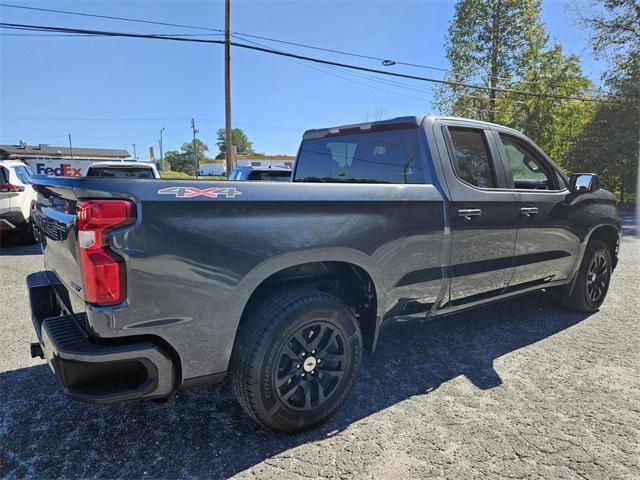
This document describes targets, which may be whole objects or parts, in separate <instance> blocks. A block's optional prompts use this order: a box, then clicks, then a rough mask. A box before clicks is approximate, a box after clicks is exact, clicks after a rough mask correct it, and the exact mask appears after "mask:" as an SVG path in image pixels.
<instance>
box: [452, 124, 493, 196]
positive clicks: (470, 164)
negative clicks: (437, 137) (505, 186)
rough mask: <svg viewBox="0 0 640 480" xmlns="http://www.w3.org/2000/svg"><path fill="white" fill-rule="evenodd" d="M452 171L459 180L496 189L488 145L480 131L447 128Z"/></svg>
mask: <svg viewBox="0 0 640 480" xmlns="http://www.w3.org/2000/svg"><path fill="white" fill-rule="evenodd" d="M448 130H449V135H450V137H451V143H452V146H453V158H452V160H453V169H454V170H455V172H456V175H457V176H458V178H460V180H463V181H464V182H466V183H468V184H470V185H473V186H475V187H480V188H496V176H495V172H494V169H493V163H492V160H491V153H490V152H489V145H488V144H487V139H486V137H485V134H484V132H483V131H482V130H477V129H475V128H460V127H449V129H448Z"/></svg>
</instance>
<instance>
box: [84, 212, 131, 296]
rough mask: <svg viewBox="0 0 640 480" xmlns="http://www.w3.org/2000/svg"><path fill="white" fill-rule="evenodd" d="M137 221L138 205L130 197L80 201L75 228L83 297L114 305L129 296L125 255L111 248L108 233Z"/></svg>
mask: <svg viewBox="0 0 640 480" xmlns="http://www.w3.org/2000/svg"><path fill="white" fill-rule="evenodd" d="M135 221H136V208H135V205H134V204H133V202H130V201H128V200H80V201H78V204H77V207H76V231H77V233H78V245H79V247H80V268H81V270H82V283H83V292H84V299H85V301H87V302H88V303H94V304H96V305H101V306H105V305H114V304H116V303H120V302H122V301H123V300H124V299H125V298H126V295H127V280H126V274H125V268H124V261H123V259H122V257H120V256H119V255H117V254H116V253H115V252H113V251H111V249H110V248H109V232H110V231H111V230H113V229H114V228H117V227H122V226H124V225H130V224H132V223H134V222H135Z"/></svg>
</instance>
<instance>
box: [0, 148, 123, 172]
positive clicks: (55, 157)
mask: <svg viewBox="0 0 640 480" xmlns="http://www.w3.org/2000/svg"><path fill="white" fill-rule="evenodd" d="M130 156H131V155H130V154H129V152H128V151H127V150H124V149H113V148H73V149H71V148H69V147H52V146H49V145H46V144H43V143H41V144H39V145H27V143H26V142H24V141H21V142H20V144H19V145H0V160H21V161H23V162H25V163H27V164H28V165H29V166H30V167H31V169H32V170H33V171H34V172H35V173H37V174H40V175H52V176H58V177H60V176H81V175H84V174H85V173H86V171H87V168H88V167H89V165H91V164H92V163H93V162H104V161H118V160H120V161H122V160H125V159H128V158H130Z"/></svg>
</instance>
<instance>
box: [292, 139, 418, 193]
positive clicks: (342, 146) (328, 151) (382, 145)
mask: <svg viewBox="0 0 640 480" xmlns="http://www.w3.org/2000/svg"><path fill="white" fill-rule="evenodd" d="M418 132H419V129H418V128H402V129H394V130H381V131H362V132H358V133H348V134H341V135H330V136H326V137H321V138H310V139H305V140H303V142H302V145H301V147H300V152H299V154H298V159H297V161H296V169H295V174H294V175H295V176H294V180H293V181H294V182H325V183H395V184H407V183H413V184H417V183H425V180H426V179H425V172H424V166H423V161H422V155H421V151H420V144H419V141H418Z"/></svg>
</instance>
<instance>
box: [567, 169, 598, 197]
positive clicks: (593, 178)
mask: <svg viewBox="0 0 640 480" xmlns="http://www.w3.org/2000/svg"><path fill="white" fill-rule="evenodd" d="M599 188H600V183H599V182H598V176H597V175H596V174H595V173H572V174H571V177H569V191H570V192H573V193H584V192H595V191H596V190H598V189H599Z"/></svg>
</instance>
